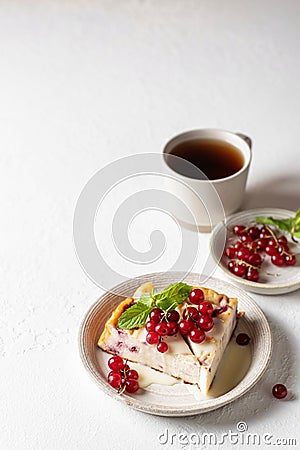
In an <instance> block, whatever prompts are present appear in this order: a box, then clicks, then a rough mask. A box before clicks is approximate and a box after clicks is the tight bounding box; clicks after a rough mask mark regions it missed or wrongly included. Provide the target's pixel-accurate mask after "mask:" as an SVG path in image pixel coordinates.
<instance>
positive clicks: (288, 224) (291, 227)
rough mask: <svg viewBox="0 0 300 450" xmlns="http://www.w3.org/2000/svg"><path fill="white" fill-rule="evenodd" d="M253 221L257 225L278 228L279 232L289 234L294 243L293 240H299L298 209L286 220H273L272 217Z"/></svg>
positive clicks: (257, 218) (299, 221)
mask: <svg viewBox="0 0 300 450" xmlns="http://www.w3.org/2000/svg"><path fill="white" fill-rule="evenodd" d="M255 220H256V222H257V223H262V224H264V225H274V226H275V227H277V228H279V230H282V231H286V232H288V233H290V235H291V238H292V240H293V241H294V242H297V241H296V239H295V238H299V239H300V209H299V210H298V211H297V212H296V214H295V216H294V217H289V218H287V219H275V218H274V217H262V216H259V217H256V219H255Z"/></svg>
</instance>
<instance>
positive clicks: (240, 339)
mask: <svg viewBox="0 0 300 450" xmlns="http://www.w3.org/2000/svg"><path fill="white" fill-rule="evenodd" d="M249 342H250V337H249V336H248V334H246V333H240V334H238V335H237V337H236V343H237V344H238V345H248V344H249Z"/></svg>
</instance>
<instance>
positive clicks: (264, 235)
mask: <svg viewBox="0 0 300 450" xmlns="http://www.w3.org/2000/svg"><path fill="white" fill-rule="evenodd" d="M270 236H271V234H270V231H269V230H268V229H267V228H265V227H262V229H261V230H260V234H259V237H260V238H261V239H264V238H267V237H270Z"/></svg>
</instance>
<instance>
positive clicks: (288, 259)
mask: <svg viewBox="0 0 300 450" xmlns="http://www.w3.org/2000/svg"><path fill="white" fill-rule="evenodd" d="M284 261H285V264H286V265H287V266H294V265H295V264H296V256H295V255H285V257H284Z"/></svg>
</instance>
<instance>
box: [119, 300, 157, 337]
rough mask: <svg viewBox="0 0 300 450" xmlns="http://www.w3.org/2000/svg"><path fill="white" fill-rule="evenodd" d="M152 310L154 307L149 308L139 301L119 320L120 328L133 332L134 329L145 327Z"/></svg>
mask: <svg viewBox="0 0 300 450" xmlns="http://www.w3.org/2000/svg"><path fill="white" fill-rule="evenodd" d="M151 310H152V306H147V305H146V304H145V303H143V302H141V301H139V302H138V303H136V304H134V305H133V306H130V307H129V308H128V309H126V311H124V312H123V314H121V316H120V317H119V320H118V328H120V329H122V330H131V329H132V328H137V327H140V326H141V325H144V323H146V321H147V317H148V315H149V313H150V311H151Z"/></svg>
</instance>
